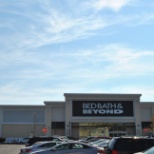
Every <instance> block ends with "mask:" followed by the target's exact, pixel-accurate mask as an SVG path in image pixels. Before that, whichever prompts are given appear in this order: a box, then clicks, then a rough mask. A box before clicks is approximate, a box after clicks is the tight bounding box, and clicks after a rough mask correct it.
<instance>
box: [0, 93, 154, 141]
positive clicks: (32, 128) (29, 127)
mask: <svg viewBox="0 0 154 154" xmlns="http://www.w3.org/2000/svg"><path fill="white" fill-rule="evenodd" d="M64 97H65V101H57V102H55V101H45V102H44V106H26V107H25V106H0V115H1V116H0V117H1V118H0V136H3V137H8V136H7V134H9V136H17V135H18V136H29V135H36V136H38V135H49V136H51V135H66V136H73V137H75V138H80V137H83V136H121V135H144V134H147V133H153V121H154V118H153V114H154V103H152V102H151V103H148V102H140V97H141V94H82V93H81V94H80V93H65V94H64ZM27 113H29V114H28V115H27ZM13 116H15V118H10V117H13ZM26 117H27V118H26ZM11 127H12V128H14V129H13V130H15V132H13V130H12V131H11V132H10V130H11ZM43 128H46V129H47V132H45V133H43V132H42V129H43ZM18 129H19V130H20V131H18ZM21 130H22V131H21ZM17 131H18V133H16V132H17Z"/></svg>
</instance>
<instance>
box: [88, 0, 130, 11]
mask: <svg viewBox="0 0 154 154" xmlns="http://www.w3.org/2000/svg"><path fill="white" fill-rule="evenodd" d="M129 2H130V0H118V1H115V0H90V1H88V2H86V5H87V6H88V7H91V8H94V9H95V10H98V11H99V10H102V9H106V8H109V9H111V10H113V11H119V10H120V9H121V8H123V7H124V6H126V5H127V4H128V3H129Z"/></svg>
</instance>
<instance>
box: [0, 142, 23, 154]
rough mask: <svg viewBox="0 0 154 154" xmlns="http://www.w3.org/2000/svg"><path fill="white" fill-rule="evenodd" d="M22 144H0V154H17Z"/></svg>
mask: <svg viewBox="0 0 154 154" xmlns="http://www.w3.org/2000/svg"><path fill="white" fill-rule="evenodd" d="M22 147H24V145H23V144H22V145H21V144H0V154H19V151H20V148H22Z"/></svg>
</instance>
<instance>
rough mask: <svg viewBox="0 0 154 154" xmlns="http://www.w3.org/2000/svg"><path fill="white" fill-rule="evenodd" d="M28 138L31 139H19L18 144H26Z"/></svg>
mask: <svg viewBox="0 0 154 154" xmlns="http://www.w3.org/2000/svg"><path fill="white" fill-rule="evenodd" d="M30 138H31V137H23V138H19V143H20V144H26V143H27V142H28V140H29V139H30Z"/></svg>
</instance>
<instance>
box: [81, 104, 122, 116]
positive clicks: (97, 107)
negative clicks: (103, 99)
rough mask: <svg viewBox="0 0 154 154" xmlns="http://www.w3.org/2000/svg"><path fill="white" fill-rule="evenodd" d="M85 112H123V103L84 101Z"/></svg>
mask: <svg viewBox="0 0 154 154" xmlns="http://www.w3.org/2000/svg"><path fill="white" fill-rule="evenodd" d="M82 108H83V110H82V111H83V114H122V113H123V112H124V111H123V106H122V104H121V103H114V104H112V103H103V104H102V103H83V105H82Z"/></svg>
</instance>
